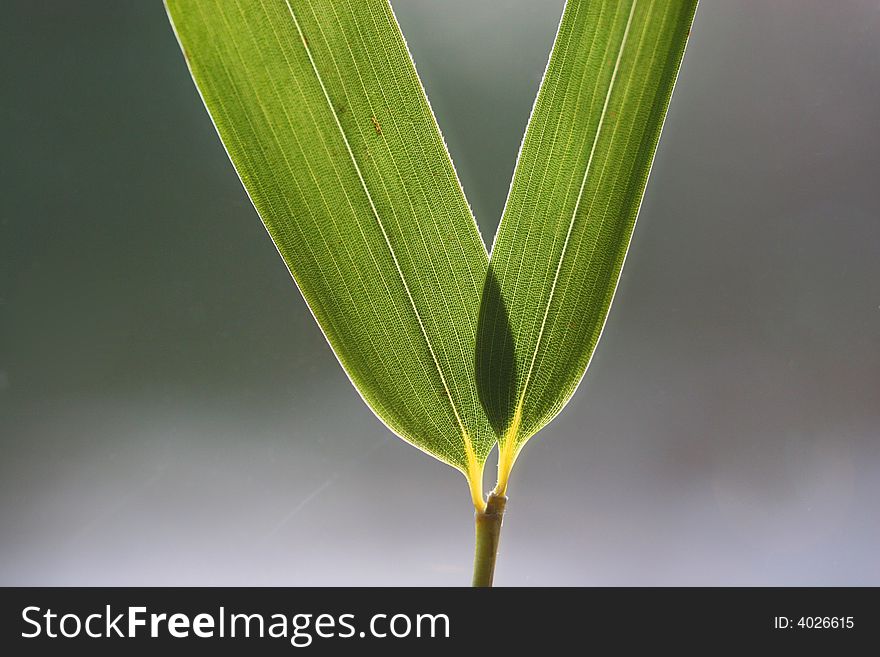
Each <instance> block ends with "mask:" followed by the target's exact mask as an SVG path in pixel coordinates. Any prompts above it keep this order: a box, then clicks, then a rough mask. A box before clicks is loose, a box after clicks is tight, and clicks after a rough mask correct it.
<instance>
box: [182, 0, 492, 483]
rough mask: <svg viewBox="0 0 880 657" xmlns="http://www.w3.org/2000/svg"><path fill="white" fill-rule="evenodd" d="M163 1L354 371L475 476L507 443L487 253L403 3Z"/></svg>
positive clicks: (244, 170) (331, 337)
mask: <svg viewBox="0 0 880 657" xmlns="http://www.w3.org/2000/svg"><path fill="white" fill-rule="evenodd" d="M166 6H167V8H168V11H169V16H170V18H171V21H172V24H173V25H174V27H175V32H176V33H177V35H178V39H179V40H180V42H181V46H182V48H183V50H184V55H185V56H186V58H187V61H188V65H189V67H190V71H191V73H192V75H193V78H194V80H195V82H196V84H197V86H198V88H199V91H200V93H201V95H202V97H203V100H204V102H205V104H206V107H207V108H208V111H209V113H210V114H211V116H212V119H213V120H214V122H215V125H216V127H217V130H218V133H219V134H220V136H221V139H222V140H223V143H224V145H225V147H226V149H227V152H228V153H229V156H230V159H231V160H232V162H233V165H234V166H235V168H236V171H237V172H238V173H239V176H240V177H241V179H242V182H243V184H244V186H245V188H246V190H247V192H248V194H249V196H250V197H251V200H252V201H253V203H254V206H255V207H256V209H257V211H258V212H259V214H260V216H261V218H262V219H263V222H264V224H265V225H266V228H267V230H268V231H269V233H270V235H271V236H272V239H273V241H274V242H275V245H276V247H277V248H278V250H279V252H280V253H281V255H282V257H283V258H284V260H285V262H286V264H287V266H288V268H289V269H290V271H291V274H292V275H293V277H294V279H295V280H296V282H297V285H298V286H299V288H300V290H301V292H302V294H303V296H304V298H305V299H306V301H307V303H308V305H309V307H310V309H311V310H312V313H313V314H314V316H315V318H316V320H317V321H318V323H319V325H320V326H321V329H322V330H323V331H324V334H325V336H326V337H327V339H328V342H329V343H330V345H331V347H332V348H333V350H334V353H335V354H336V356H337V358H338V359H339V361H340V364H341V365H342V366H343V368H344V369H345V371H346V373H347V374H348V375H349V378H350V379H351V380H352V383H353V384H354V385H355V387H356V389H357V390H358V392H359V393H360V394H361V396H362V397H363V399H364V400H365V402H366V403H367V404H368V405H369V406H370V408H371V409H373V411H374V412H375V413H376V415H377V416H378V417H379V418H380V419H381V420H382V421H383V422H384V423H385V424H386V425H388V426H389V427H390V428H391V429H392V430H393V431H394V432H395V433H397V434H398V435H400V436H401V437H402V438H404V439H405V440H407V441H408V442H411V443H412V444H415V445H416V446H418V447H420V448H421V449H423V450H424V451H426V452H428V453H430V454H432V455H433V456H435V457H437V458H438V459H440V460H442V461H445V462H446V463H449V464H450V465H452V466H454V467H456V468H458V469H460V470H462V471H463V472H464V473H465V474H466V475H467V476H469V478H470V479H473V478H474V476H475V474H474V472H473V471H474V469H475V468H479V470H480V471H481V469H482V463H483V462H484V461H485V458H486V455H487V454H488V452H489V450H490V449H491V446H492V444H493V443H494V435H493V434H492V431H491V427H490V426H489V425H488V422H487V420H486V417H485V413H484V411H483V410H482V407H481V405H480V403H479V399H478V396H477V393H476V390H475V383H474V373H473V358H472V354H473V352H474V348H475V347H474V345H475V340H476V321H477V312H478V308H479V297H480V288H481V285H482V281H483V278H484V276H485V270H486V267H487V261H488V258H487V255H486V251H485V247H484V246H483V243H482V240H481V238H480V236H479V233H478V231H477V228H476V223H475V222H474V220H473V216H472V215H471V212H470V209H469V208H468V206H467V202H466V201H465V198H464V194H463V191H462V189H461V186H460V184H459V182H458V179H457V177H456V175H455V172H454V169H453V167H452V163H451V160H450V158H449V155H448V152H447V151H446V148H445V145H444V143H443V140H442V137H441V135H440V132H439V128H438V127H437V125H436V121H435V120H434V117H433V114H432V113H431V110H430V106H429V105H428V102H427V98H426V96H425V94H424V91H423V89H422V87H421V84H420V82H419V80H418V76H417V74H416V72H415V68H414V66H413V64H412V60H411V58H410V56H409V52H408V50H407V49H406V45H405V43H404V41H403V37H402V35H401V33H400V30H399V27H398V26H397V22H396V20H395V19H394V16H393V13H392V12H391V9H390V6H389V5H388V3H387V2H386V1H384V0H370V1H369V2H332V1H330V0H300V1H297V2H287V1H285V0H281V1H277V0H262V1H259V2H218V1H216V0H214V1H210V0H196V1H194V2H184V1H182V0H168V1H167V2H166ZM463 355H464V356H465V357H463Z"/></svg>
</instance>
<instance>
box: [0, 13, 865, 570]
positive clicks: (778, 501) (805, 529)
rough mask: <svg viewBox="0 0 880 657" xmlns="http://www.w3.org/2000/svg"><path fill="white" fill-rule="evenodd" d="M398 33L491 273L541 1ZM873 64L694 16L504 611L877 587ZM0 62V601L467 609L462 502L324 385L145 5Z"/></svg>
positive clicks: (437, 475)
mask: <svg viewBox="0 0 880 657" xmlns="http://www.w3.org/2000/svg"><path fill="white" fill-rule="evenodd" d="M393 4H394V8H395V11H396V13H397V15H398V18H399V20H400V22H401V25H402V28H403V31H404V33H405V35H406V37H407V40H408V43H409V45H410V49H411V51H412V53H413V56H414V58H415V60H416V64H417V66H418V69H419V72H420V74H421V75H422V77H423V80H424V83H425V86H426V89H427V91H428V94H429V97H430V99H431V102H432V105H433V107H434V110H435V112H436V114H437V117H438V120H439V123H440V126H441V129H442V130H443V132H444V135H445V137H446V140H447V142H448V145H449V147H450V150H451V152H452V155H453V157H454V160H455V163H456V166H457V168H458V172H459V175H460V177H461V179H462V182H463V184H464V187H465V191H466V192H467V194H468V197H469V199H470V201H471V204H472V206H473V209H474V211H475V213H476V216H477V218H478V221H479V223H480V226H481V229H482V232H483V237H484V239H485V240H486V241H487V242H491V238H492V236H493V235H494V231H495V227H496V225H497V222H498V218H499V217H500V215H501V210H502V207H503V204H504V200H505V196H506V193H507V189H508V185H509V181H510V176H511V173H512V170H513V167H514V163H515V158H516V154H517V150H518V147H519V143H520V139H521V137H522V133H523V130H524V128H525V124H526V121H527V119H528V114H529V110H530V109H531V104H532V101H533V99H534V96H535V93H536V92H537V88H538V85H539V83H540V79H541V74H542V72H543V68H544V64H545V62H546V58H547V55H548V53H549V49H550V46H551V43H552V39H553V36H554V34H555V29H556V25H557V23H558V20H559V16H560V14H561V10H562V3H561V2H560V1H552V2H551V1H543V2H538V1H535V0H492V1H489V0H479V1H475V0H444V1H443V2H436V1H435V2H432V1H431V0H397V1H395V2H394V3H393ZM878 44H880V7H878V5H877V3H876V1H873V0H871V1H868V0H850V1H849V2H846V3H828V2H823V1H822V0H773V1H770V0H764V1H758V0H748V1H742V2H721V1H720V0H703V2H702V3H701V6H700V8H699V10H698V11H697V18H696V23H695V25H694V31H693V34H692V38H691V43H690V46H689V50H688V53H687V55H686V57H685V61H684V66H683V69H682V74H681V77H680V79H679V83H678V86H677V88H676V91H675V95H674V97H673V101H672V105H671V108H670V112H669V117H668V120H667V122H666V127H665V131H664V134H663V138H662V140H661V143H660V148H659V152H658V155H657V160H656V162H655V167H654V171H653V174H652V177H651V180H650V182H649V185H648V191H647V195H646V198H645V202H644V205H643V207H642V212H641V216H640V220H639V225H638V227H637V229H636V232H635V238H634V242H633V246H632V249H631V251H630V254H629V258H628V261H627V266H626V268H625V270H624V275H623V279H622V282H621V285H620V288H619V291H618V295H617V299H616V302H615V305H614V307H613V309H612V312H611V317H610V320H609V322H608V325H607V330H606V331H605V335H604V337H603V340H602V342H601V343H600V345H599V348H598V351H597V353H596V357H595V358H594V360H593V364H592V366H591V369H590V371H589V373H588V374H587V377H586V379H585V382H584V384H583V385H582V386H581V388H580V389H579V391H578V394H577V395H576V396H575V398H574V400H573V401H572V403H571V404H570V405H569V407H568V408H567V409H566V410H565V411H564V412H563V414H562V415H561V416H560V417H559V418H558V419H557V420H556V421H555V422H554V423H553V424H551V425H550V426H549V427H548V428H547V429H546V430H545V431H543V432H542V433H541V434H540V437H539V438H536V439H534V440H533V441H532V442H531V443H530V444H529V446H528V447H527V448H526V451H525V454H524V456H523V458H522V459H520V461H519V463H518V464H517V469H516V471H515V473H514V476H513V480H512V484H511V489H510V495H511V501H510V504H509V511H510V512H509V514H508V517H507V519H506V521H505V529H504V535H503V539H502V547H501V554H500V558H499V564H498V572H497V577H496V580H497V582H498V583H500V584H526V585H528V584H563V585H564V584H585V585H593V584H596V585H663V584H673V585H675V584H697V585H700V584H714V585H720V584H734V585H737V584H754V585H762V584H763V585H798V584H873V585H878V584H880V562H878V560H877V553H878V551H880V520H878V514H877V509H876V507H877V500H878V499H880V440H878V426H880V424H878V420H880V403H878V400H880V394H878V393H880V194H878V183H877V178H878V172H880V155H878V154H880V130H878V126H880V48H878ZM0 54H2V57H0V69H2V75H0V85H2V86H0V90H2V91H0V92H2V105H0V131H2V144H3V158H2V165H0V166H2V176H0V185H2V194H0V209H2V214H0V584H3V585H13V584H23V585H37V584H46V585H52V584H61V585H69V584H91V585H101V584H110V585H113V584H118V585H135V584H149V585H153V584H169V585H174V584H217V585H222V584H232V585H237V584H253V585H275V584H277V585H299V584H312V585H323V584H335V585H342V584H353V585H358V584H362V585H370V584H380V585H392V584H403V585H408V584H439V585H445V584H466V583H467V582H468V581H469V571H470V565H471V554H472V553H471V551H472V540H473V537H472V518H471V514H472V509H471V506H470V501H469V497H468V493H467V489H466V486H465V483H464V480H463V479H462V478H461V476H460V475H459V474H457V473H456V472H455V471H453V470H452V469H451V468H448V467H447V466H444V465H442V464H441V463H439V462H436V461H434V460H433V459H430V458H429V457H427V456H426V455H424V454H422V453H421V452H419V451H418V450H416V449H414V448H412V447H410V446H408V445H406V444H404V443H403V442H402V441H400V440H399V439H397V438H396V437H394V436H392V435H390V434H389V432H388V431H387V430H386V429H385V428H384V427H383V426H382V425H381V424H380V423H379V422H378V421H377V420H376V419H375V418H374V417H373V415H372V413H371V412H370V411H369V410H368V409H367V408H366V407H365V406H364V405H363V403H362V402H361V400H360V399H359V397H358V395H357V394H356V393H355V391H354V389H353V388H351V386H350V384H349V383H348V381H347V379H346V377H345V375H344V374H343V372H342V370H341V369H340V368H339V366H338V364H337V363H336V360H335V359H334V358H333V356H332V353H331V351H330V349H329V348H328V347H327V344H326V342H325V341H324V339H323V337H322V335H321V333H320V332H319V330H318V328H317V326H316V325H315V323H314V321H313V320H312V318H311V316H310V314H309V312H308V309H307V308H306V306H305V304H304V303H303V301H302V299H301V297H300V296H299V293H298V292H297V291H296V288H295V287H294V285H293V283H292V281H291V280H290V278H289V276H288V274H287V271H286V270H285V268H284V266H283V264H282V262H281V259H280V258H279V257H278V256H277V253H276V252H275V249H274V247H273V246H272V244H271V241H270V240H269V238H268V236H267V234H266V232H265V230H264V229H263V227H262V225H261V224H260V222H259V220H258V217H257V216H256V215H255V212H254V210H253V209H252V207H251V205H250V203H249V201H248V199H247V197H246V195H245V193H244V191H243V190H242V188H241V185H240V183H239V182H238V180H237V178H236V176H235V173H234V172H233V170H232V167H231V166H230V164H229V162H228V160H227V158H226V155H225V153H224V151H223V149H222V147H221V145H220V142H219V140H218V139H217V137H216V135H215V133H214V129H213V127H212V125H211V122H210V120H209V119H208V116H207V114H206V112H205V110H204V108H203V107H202V105H201V102H200V100H199V98H198V95H197V93H196V90H195V88H194V86H193V84H192V82H191V80H190V78H189V75H188V73H187V71H186V67H185V65H184V61H183V58H182V57H181V55H180V53H179V50H178V47H177V44H176V42H175V40H174V37H173V34H172V32H171V29H170V27H169V24H168V22H167V19H166V16H165V12H164V8H163V7H162V5H161V3H159V2H156V1H142V2H115V1H109V0H108V1H101V2H99V1H96V0H82V1H80V2H33V1H19V2H7V3H4V19H3V21H2V23H0ZM490 477H491V467H490V468H488V469H487V487H488V485H489V484H490V482H489V478H490ZM426 509H429V510H430V511H428V512H426Z"/></svg>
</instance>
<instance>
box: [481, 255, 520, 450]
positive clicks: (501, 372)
mask: <svg viewBox="0 0 880 657" xmlns="http://www.w3.org/2000/svg"><path fill="white" fill-rule="evenodd" d="M515 346H516V345H515V344H514V339H513V331H511V328H510V318H509V315H508V312H507V305H506V304H505V303H504V297H503V296H502V294H501V287H500V286H499V285H498V280H497V278H496V277H495V273H494V271H493V268H492V266H491V264H490V265H489V270H488V272H487V273H486V281H485V283H484V284H483V296H482V299H481V301H480V313H479V316H478V318H477V342H476V362H475V365H476V367H475V370H476V377H477V392H478V394H479V397H480V403H481V404H482V405H483V409H484V410H485V412H486V416H487V417H488V419H489V423H490V424H491V425H492V428H493V429H494V430H495V433H496V435H498V436H501V435H503V434H504V432H505V431H506V430H507V428H508V427H509V426H510V422H511V420H512V419H513V414H514V410H515V407H516V380H517V366H516V357H515V352H514V349H515Z"/></svg>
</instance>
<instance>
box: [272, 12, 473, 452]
mask: <svg viewBox="0 0 880 657" xmlns="http://www.w3.org/2000/svg"><path fill="white" fill-rule="evenodd" d="M284 2H285V4H286V5H287V10H288V12H289V13H290V17H291V18H292V19H293V23H294V26H295V27H296V31H297V34H298V35H299V37H300V41H301V42H302V44H303V47H304V48H305V52H306V55H307V56H308V59H309V63H310V64H311V66H312V70H313V71H314V73H315V77H316V78H317V80H318V84H319V85H320V87H321V92H322V94H323V96H324V100H325V101H326V102H327V106H328V108H329V110H330V114H331V115H332V116H333V121H334V124H335V125H336V128H337V130H338V131H339V134H340V136H341V137H342V141H343V144H344V145H345V150H346V152H347V153H348V156H349V158H350V159H351V163H352V166H353V167H354V169H355V172H356V173H357V176H358V180H359V181H360V184H361V187H362V188H363V190H364V193H365V194H366V197H367V201H368V202H369V204H370V209H371V210H372V212H373V216H374V217H375V219H376V223H377V224H378V226H379V230H380V231H381V233H382V237H383V239H384V241H385V245H386V246H387V247H388V251H389V253H390V255H391V260H392V262H393V263H394V268H395V270H396V271H397V275H398V276H399V277H400V281H401V284H402V285H403V289H404V291H405V292H406V296H407V299H408V300H409V303H410V306H411V307H412V311H413V314H414V315H415V317H416V321H417V323H418V325H419V329H420V331H421V334H422V337H423V338H424V340H425V345H426V346H427V348H428V352H429V353H430V354H431V360H432V361H433V363H434V366H435V368H436V369H437V374H438V375H439V377H440V381H441V383H442V384H443V389H444V391H445V392H446V395H445V399H447V400H448V402H449V406H450V408H451V409H452V413H453V415H454V417H455V421H456V423H457V424H458V427H459V430H460V431H461V436H462V440H463V441H464V446H465V452H466V453H467V458H468V466H469V469H470V468H472V467H474V466H473V464H475V463H476V454H475V452H474V448H473V444H472V442H471V438H470V434H469V433H468V431H467V429H466V428H465V426H464V423H463V422H462V420H461V417H460V415H459V413H458V409H457V408H456V406H455V403H453V401H452V391H451V390H450V388H449V385H448V383H447V382H446V377H445V376H444V374H443V369H442V367H441V366H440V362H439V361H438V359H437V355H436V354H435V352H434V347H433V345H432V344H431V340H430V338H429V336H428V333H427V330H426V329H425V325H424V322H423V320H422V317H421V314H420V313H419V311H418V307H417V306H416V303H415V300H414V299H413V296H412V293H411V291H410V289H409V284H408V283H407V281H406V277H405V276H404V274H403V270H402V269H401V268H400V263H399V262H398V259H397V254H396V253H395V251H394V247H393V245H392V244H391V240H390V239H389V238H388V233H387V232H386V230H385V226H384V224H383V223H382V218H381V217H380V216H379V212H378V210H377V209H376V205H375V202H374V200H373V195H372V194H371V192H370V190H369V188H368V187H367V184H366V181H365V180H364V177H363V173H362V172H361V169H360V166H359V165H358V163H357V160H356V159H355V156H354V152H353V151H352V149H351V145H350V144H349V141H348V137H347V136H346V134H345V130H343V128H342V124H341V122H340V121H339V116H338V114H337V112H336V108H335V107H334V106H333V102H332V101H331V99H330V96H329V94H328V92H327V88H326V86H325V85H324V80H323V78H322V77H321V73H320V71H319V70H318V67H317V65H316V63H315V60H314V57H313V56H312V52H311V49H310V48H309V45H308V42H307V41H306V39H305V35H304V34H303V31H302V28H301V27H300V24H299V21H298V20H297V18H296V13H295V12H294V11H293V7H292V6H291V4H290V0H284Z"/></svg>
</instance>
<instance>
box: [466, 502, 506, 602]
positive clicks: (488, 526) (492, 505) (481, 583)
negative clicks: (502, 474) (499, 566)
mask: <svg viewBox="0 0 880 657" xmlns="http://www.w3.org/2000/svg"><path fill="white" fill-rule="evenodd" d="M506 504H507V497H505V496H504V495H496V494H495V493H490V494H489V501H488V502H487V504H486V510H485V511H483V512H480V511H477V513H476V514H475V516H474V518H475V521H476V530H477V544H476V548H475V550H474V580H473V586H475V587H490V586H492V579H493V578H494V576H495V558H496V557H497V556H498V540H499V538H500V535H501V521H502V519H503V517H504V507H505V506H506Z"/></svg>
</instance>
